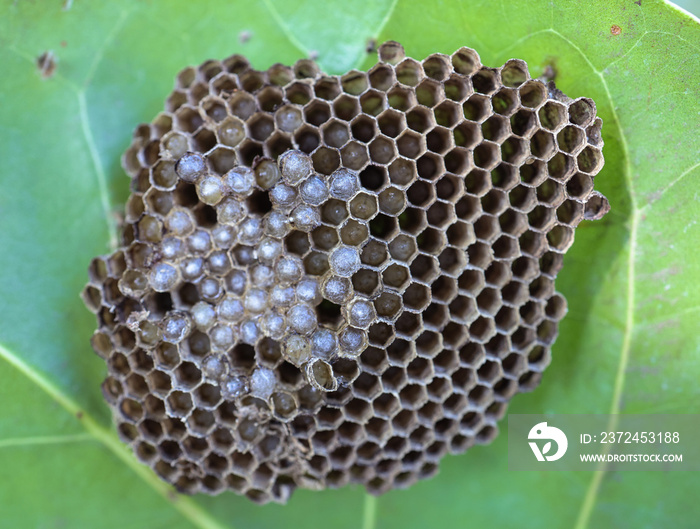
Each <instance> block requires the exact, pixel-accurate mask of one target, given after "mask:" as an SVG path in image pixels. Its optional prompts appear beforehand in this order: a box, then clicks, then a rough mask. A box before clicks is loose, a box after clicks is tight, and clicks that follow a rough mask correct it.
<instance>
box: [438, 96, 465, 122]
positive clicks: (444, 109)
mask: <svg viewBox="0 0 700 529" xmlns="http://www.w3.org/2000/svg"><path fill="white" fill-rule="evenodd" d="M433 114H434V115H435V122H436V123H437V124H438V125H442V126H443V127H448V128H450V127H453V126H454V125H456V124H457V122H458V121H459V120H460V118H461V112H460V109H459V105H458V104H457V103H455V102H453V101H449V100H448V101H443V102H442V103H440V104H439V105H438V106H436V107H435V109H434V110H433Z"/></svg>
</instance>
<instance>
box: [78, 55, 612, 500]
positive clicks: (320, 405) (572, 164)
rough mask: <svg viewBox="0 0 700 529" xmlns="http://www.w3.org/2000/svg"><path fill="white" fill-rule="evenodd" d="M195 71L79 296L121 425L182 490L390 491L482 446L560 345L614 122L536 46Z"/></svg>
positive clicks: (131, 166) (185, 74) (138, 164)
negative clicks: (533, 50) (567, 277)
mask: <svg viewBox="0 0 700 529" xmlns="http://www.w3.org/2000/svg"><path fill="white" fill-rule="evenodd" d="M379 56H380V61H379V63H378V64H377V65H376V66H374V67H373V68H371V69H370V70H369V72H367V73H365V72H360V71H351V72H349V73H347V74H345V75H342V76H329V75H325V74H323V73H321V72H320V71H319V69H318V68H317V66H316V65H315V64H314V63H313V62H311V61H309V60H301V61H299V62H297V63H296V64H295V65H294V67H293V68H290V67H286V66H282V65H274V66H272V67H271V68H269V69H268V70H267V71H256V70H254V69H252V68H251V66H250V64H249V63H248V62H247V61H246V60H245V59H244V58H243V57H241V56H233V57H230V58H229V59H226V60H224V61H221V62H219V61H208V62H205V63H204V64H202V65H201V66H200V67H199V68H187V69H185V70H183V71H182V72H181V73H180V74H179V75H178V77H177V84H176V88H175V90H174V91H173V93H172V94H171V95H170V96H169V97H168V99H167V101H166V109H165V112H163V113H161V114H159V115H158V116H157V117H156V119H155V120H154V121H153V122H152V123H151V124H150V125H142V126H140V127H139V128H138V129H137V130H136V132H135V135H134V140H133V142H132V145H131V146H130V147H129V149H128V151H127V152H126V154H125V156H124V159H123V163H124V167H125V168H126V170H127V172H128V173H129V175H130V176H131V191H132V194H131V196H130V197H129V199H128V202H127V204H126V213H125V217H124V220H123V223H122V226H121V246H120V247H119V248H118V249H116V250H115V251H114V252H113V253H112V254H111V255H108V256H104V257H99V258H96V259H95V260H94V261H93V262H92V264H91V267H90V270H89V276H90V282H89V284H88V286H87V287H86V289H85V291H84V299H85V301H86V304H87V306H88V307H89V308H90V309H91V310H92V311H93V312H95V313H96V315H97V318H98V323H99V329H98V330H97V331H96V332H95V334H94V336H93V339H92V345H93V348H94V349H95V351H96V352H97V353H98V354H99V355H100V356H101V357H103V358H104V359H105V360H106V362H107V365H108V370H109V373H108V376H107V379H106V380H105V382H104V384H103V391H104V395H105V398H106V399H107V401H108V403H109V404H110V406H111V407H112V408H113V409H114V416H115V418H116V422H117V428H118V432H119V435H120V437H121V438H122V439H123V440H124V441H125V442H127V443H129V444H130V445H131V446H132V448H133V450H134V452H135V454H136V456H137V457H138V458H139V459H140V460H141V461H143V462H144V463H146V464H148V465H150V466H151V467H152V468H153V469H154V470H155V472H157V473H158V474H159V475H160V476H161V477H162V478H163V479H165V480H166V481H168V482H170V483H173V484H174V485H175V486H176V487H177V489H178V490H180V491H183V492H187V493H195V492H205V493H209V494H216V493H219V492H222V491H223V490H226V489H231V490H234V491H236V492H238V493H240V494H244V495H246V496H247V497H249V498H250V499H252V500H254V501H256V502H260V503H264V502H268V501H276V502H285V501H286V500H287V499H288V498H289V496H290V494H291V493H292V492H293V490H294V489H295V488H297V487H305V488H312V489H322V488H325V487H340V486H343V485H345V484H348V483H360V484H363V485H365V486H366V488H367V490H368V491H369V492H371V493H375V494H378V493H382V492H384V491H386V490H389V489H391V488H396V487H406V486H409V485H410V484H412V483H414V482H415V481H416V480H417V479H421V478H426V477H429V476H432V475H434V474H435V473H436V471H437V470H438V463H439V461H440V459H441V458H442V457H443V456H444V455H445V454H447V453H460V452H463V451H465V450H466V449H468V448H469V447H470V446H472V445H474V444H475V443H488V442H489V441H491V440H492V439H493V438H494V437H495V436H496V434H497V422H498V420H499V419H501V418H502V417H503V415H504V413H505V411H506V406H507V404H508V402H509V400H510V399H511V397H513V395H515V394H516V393H518V392H522V391H528V390H531V389H533V388H534V387H535V386H536V385H537V384H538V383H539V381H540V378H541V375H542V371H543V369H544V368H545V367H546V366H547V365H548V363H549V361H550V349H551V345H552V343H553V342H554V339H555V337H556V334H557V324H558V322H559V320H560V319H561V318H562V317H563V316H564V314H565V312H566V303H565V300H564V299H563V297H562V296H561V295H559V294H557V293H556V292H555V291H554V279H555V277H556V275H557V272H558V271H559V270H560V268H561V266H562V258H563V255H564V253H565V252H566V250H567V249H568V248H569V247H570V245H571V244H572V242H573V236H574V229H575V228H576V226H577V225H578V224H579V222H580V221H581V220H582V219H584V218H590V219H595V218H600V217H601V216H602V215H604V214H605V213H606V212H607V210H608V209H609V206H608V205H607V201H606V200H605V198H604V197H603V196H602V195H600V194H599V193H597V192H596V191H593V178H594V176H595V175H596V173H598V171H599V170H600V169H601V166H602V164H603V157H602V154H601V148H602V139H601V135H600V127H601V120H600V119H599V118H597V117H596V115H595V114H596V110H595V105H594V103H593V102H592V101H591V100H590V99H585V98H580V99H576V100H571V99H569V98H568V97H566V96H564V95H563V94H562V93H561V92H559V91H558V90H556V88H554V86H553V85H552V84H551V83H550V84H549V85H548V84H546V83H545V82H543V81H541V80H538V79H532V78H531V77H530V75H529V73H528V70H527V66H526V64H525V63H524V62H523V61H520V60H510V61H508V62H507V63H506V64H505V65H504V66H502V67H501V68H487V67H484V66H482V65H481V63H480V60H479V56H478V55H477V54H476V52H474V51H473V50H471V49H468V48H462V49H460V50H459V51H457V52H456V53H454V54H453V55H452V56H446V55H440V54H435V55H432V56H430V57H428V58H427V59H425V60H424V61H422V62H419V61H416V60H413V59H410V58H406V57H405V56H404V52H403V49H402V48H401V47H400V46H399V45H398V44H396V43H393V42H389V43H386V44H384V45H383V46H382V47H381V48H380V50H379Z"/></svg>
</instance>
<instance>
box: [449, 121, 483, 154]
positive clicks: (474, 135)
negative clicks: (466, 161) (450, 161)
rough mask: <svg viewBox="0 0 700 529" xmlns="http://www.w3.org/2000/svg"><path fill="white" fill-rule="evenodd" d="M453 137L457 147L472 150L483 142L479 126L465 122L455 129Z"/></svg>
mask: <svg viewBox="0 0 700 529" xmlns="http://www.w3.org/2000/svg"><path fill="white" fill-rule="evenodd" d="M452 137H453V139H454V144H455V145H456V146H457V147H464V148H466V149H472V148H474V146H475V145H477V144H478V143H479V142H480V141H481V129H480V128H479V126H478V125H477V124H475V123H471V122H469V121H465V122H464V123H460V124H459V125H457V126H456V127H455V128H454V129H453V131H452Z"/></svg>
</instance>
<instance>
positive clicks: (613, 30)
mask: <svg viewBox="0 0 700 529" xmlns="http://www.w3.org/2000/svg"><path fill="white" fill-rule="evenodd" d="M610 33H612V34H613V35H619V34H620V33H622V28H621V27H620V26H618V25H617V24H613V25H612V26H611V27H610Z"/></svg>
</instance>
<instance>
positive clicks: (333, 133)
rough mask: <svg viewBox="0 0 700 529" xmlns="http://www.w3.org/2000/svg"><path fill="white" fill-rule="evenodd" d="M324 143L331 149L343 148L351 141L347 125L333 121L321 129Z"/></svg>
mask: <svg viewBox="0 0 700 529" xmlns="http://www.w3.org/2000/svg"><path fill="white" fill-rule="evenodd" d="M321 133H322V134H323V141H325V142H326V144H328V145H329V146H331V147H336V148H338V149H339V148H341V147H342V146H343V145H345V144H346V143H347V142H348V140H349V139H350V130H349V128H348V125H347V124H346V123H343V122H342V121H336V120H331V121H329V122H328V123H326V124H325V125H324V126H323V127H321Z"/></svg>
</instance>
